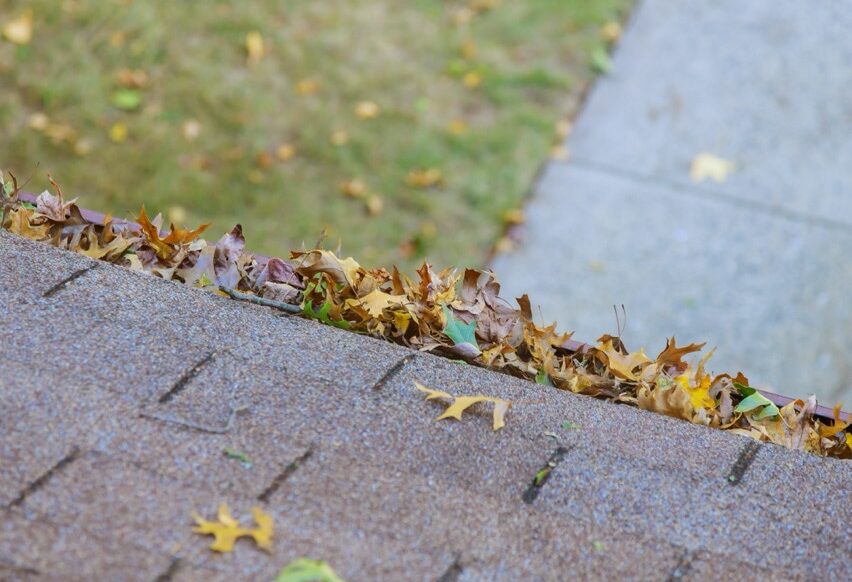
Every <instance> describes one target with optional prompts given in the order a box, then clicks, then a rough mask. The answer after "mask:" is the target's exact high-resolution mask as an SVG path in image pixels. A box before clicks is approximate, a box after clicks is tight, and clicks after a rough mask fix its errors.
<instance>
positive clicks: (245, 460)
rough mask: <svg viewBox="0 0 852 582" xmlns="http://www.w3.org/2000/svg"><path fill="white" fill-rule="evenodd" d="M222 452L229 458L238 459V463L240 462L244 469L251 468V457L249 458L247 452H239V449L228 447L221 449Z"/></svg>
mask: <svg viewBox="0 0 852 582" xmlns="http://www.w3.org/2000/svg"><path fill="white" fill-rule="evenodd" d="M222 452H223V453H225V456H226V457H228V458H229V459H235V460H237V461H239V462H240V463H242V465H243V466H244V467H245V468H246V469H251V465H252V463H251V458H249V456H248V455H247V454H245V453H243V452H240V451H237V450H234V449H232V448H230V447H225V448H224V449H222Z"/></svg>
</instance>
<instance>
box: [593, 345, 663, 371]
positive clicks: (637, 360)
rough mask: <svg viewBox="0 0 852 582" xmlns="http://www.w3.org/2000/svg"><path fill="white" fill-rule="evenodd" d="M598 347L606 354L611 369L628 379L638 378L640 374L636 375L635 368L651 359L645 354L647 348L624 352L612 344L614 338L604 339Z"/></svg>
mask: <svg viewBox="0 0 852 582" xmlns="http://www.w3.org/2000/svg"><path fill="white" fill-rule="evenodd" d="M597 349H598V351H599V352H600V353H602V354H604V355H605V356H606V358H607V365H608V366H609V369H610V371H611V372H612V373H614V374H615V375H616V376H619V377H620V378H624V379H626V380H634V381H635V380H638V376H636V374H635V373H634V370H636V368H638V367H639V366H642V365H644V364H647V363H648V362H650V361H651V360H650V358H648V356H646V355H645V350H639V351H638V352H633V353H632V354H622V353H621V352H619V351H618V350H616V349H615V347H614V346H613V345H612V338H608V339H606V340H605V341H603V342H602V343H601V344H600V345H599V346H598V347H597Z"/></svg>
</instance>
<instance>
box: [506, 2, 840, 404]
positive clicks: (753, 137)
mask: <svg viewBox="0 0 852 582" xmlns="http://www.w3.org/2000/svg"><path fill="white" fill-rule="evenodd" d="M847 8H848V7H845V6H841V5H839V4H832V3H820V2H800V1H788V0H784V1H778V0H751V1H749V2H738V1H736V0H719V1H716V2H700V1H690V2H685V1H674V0H647V1H644V2H640V3H639V5H638V6H637V8H636V11H635V13H634V15H633V19H632V21H631V22H630V24H629V25H628V26H627V30H626V32H625V35H624V38H623V39H622V42H621V44H620V46H619V48H618V50H617V53H616V55H615V56H614V68H613V70H612V72H611V73H610V75H609V76H607V77H604V78H602V79H601V80H600V81H599V82H598V83H597V85H596V86H595V88H594V91H593V92H592V94H591V96H590V98H589V100H588V102H587V104H586V106H585V109H584V111H583V112H582V114H581V116H580V118H579V119H578V121H577V124H576V127H575V131H574V133H573V135H572V136H571V137H570V139H569V143H568V147H569V149H570V150H571V152H572V155H571V158H570V160H569V161H568V162H567V163H562V162H556V161H553V162H551V163H550V164H549V165H548V167H547V168H546V170H545V172H544V174H543V176H542V178H541V179H540V181H539V183H538V184H537V186H536V189H535V195H534V197H533V200H532V201H531V202H530V204H529V208H528V211H527V215H528V223H527V226H526V230H525V241H524V243H523V244H522V245H521V247H520V248H519V249H518V250H517V251H516V252H513V253H510V254H507V255H503V256H499V257H498V258H497V259H496V260H495V262H494V264H493V267H494V269H495V270H496V272H497V274H498V275H499V276H500V278H501V280H502V281H503V282H504V290H505V291H506V292H507V293H509V294H511V293H515V294H520V293H522V292H530V293H531V295H532V298H533V300H534V301H535V302H538V303H540V305H541V309H542V312H543V314H544V317H545V319H547V320H550V319H556V320H558V321H559V322H560V324H561V326H562V327H563V328H567V329H573V330H575V331H576V338H577V339H582V340H586V341H593V340H594V339H595V338H597V337H598V336H599V335H600V334H602V333H605V332H608V333H614V332H615V331H616V323H615V316H614V315H613V310H612V306H613V305H621V304H624V305H625V306H626V308H627V314H628V321H627V328H626V331H625V333H624V338H625V341H626V343H627V345H628V347H630V348H632V349H635V348H638V347H640V346H644V347H645V348H646V349H647V350H648V351H649V352H655V353H656V351H658V350H659V349H661V348H662V347H663V346H664V343H665V337H666V336H667V335H672V334H675V335H676V336H677V337H678V340H680V341H703V340H707V341H708V342H709V344H710V345H711V346H718V350H717V352H716V356H715V357H714V359H713V360H712V361H711V366H710V367H711V369H714V370H723V369H726V370H737V369H741V370H743V371H744V372H745V373H746V374H747V375H748V376H749V378H750V379H751V380H752V382H753V383H756V384H757V385H760V386H764V387H768V388H770V389H772V390H774V391H776V392H780V393H783V394H788V395H791V396H798V395H805V394H809V393H816V394H817V396H818V397H819V398H820V399H821V401H822V403H823V404H828V405H833V404H834V403H835V402H837V401H844V402H845V404H846V406H847V408H848V406H849V405H850V404H852V358H850V356H849V354H852V260H851V259H850V255H852V139H850V136H852V101H850V99H849V96H848V91H849V87H852V68H850V67H849V65H848V63H849V62H850V61H852V35H849V33H848V31H849V30H850V29H852V12H850V11H849V10H848V9H847ZM703 152H708V153H712V154H715V155H717V156H719V157H722V158H725V159H728V160H732V161H733V162H734V163H735V165H736V167H735V169H734V171H733V173H731V174H730V175H729V176H728V178H727V180H725V181H724V182H722V183H716V182H701V183H695V182H693V181H692V180H691V179H690V165H691V162H692V159H693V158H694V156H696V155H697V154H700V153H703Z"/></svg>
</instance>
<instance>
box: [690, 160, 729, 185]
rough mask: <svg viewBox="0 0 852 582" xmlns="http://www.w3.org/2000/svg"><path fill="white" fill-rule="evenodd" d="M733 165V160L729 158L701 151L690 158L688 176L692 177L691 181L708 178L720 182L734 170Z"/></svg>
mask: <svg viewBox="0 0 852 582" xmlns="http://www.w3.org/2000/svg"><path fill="white" fill-rule="evenodd" d="M734 167H735V165H734V162H732V161H730V160H726V159H724V158H720V157H719V156H716V155H714V154H708V153H701V154H698V155H697V156H695V157H694V158H692V165H691V166H690V168H689V177H690V178H692V181H693V182H703V181H704V180H708V179H710V180H715V181H716V182H719V183H721V182H724V181H725V180H727V179H728V175H729V174H730V173H731V172H733V171H734Z"/></svg>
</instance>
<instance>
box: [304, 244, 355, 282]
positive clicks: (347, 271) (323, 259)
mask: <svg viewBox="0 0 852 582" xmlns="http://www.w3.org/2000/svg"><path fill="white" fill-rule="evenodd" d="M291 256H292V258H294V259H301V266H300V267H299V268H298V269H296V270H297V271H298V272H299V273H300V274H302V275H304V276H306V277H308V278H310V277H313V276H314V275H316V274H317V273H326V274H327V275H328V276H329V277H331V279H332V280H333V281H334V282H335V283H345V284H347V285H349V286H350V287H352V288H353V289H354V288H355V286H356V283H357V278H358V271H359V269H361V265H359V264H358V262H357V261H356V260H355V259H353V258H352V257H349V258H346V259H340V258H338V257H337V256H336V255H335V254H334V253H333V252H331V251H324V250H314V251H307V252H300V251H296V252H293V253H292V254H291Z"/></svg>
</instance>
